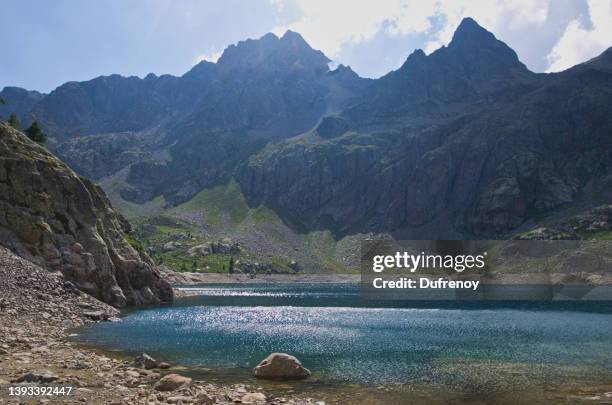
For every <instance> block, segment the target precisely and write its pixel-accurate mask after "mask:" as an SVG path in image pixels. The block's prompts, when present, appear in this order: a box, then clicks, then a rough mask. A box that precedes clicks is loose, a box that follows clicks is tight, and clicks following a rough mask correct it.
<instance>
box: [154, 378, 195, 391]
mask: <svg viewBox="0 0 612 405" xmlns="http://www.w3.org/2000/svg"><path fill="white" fill-rule="evenodd" d="M189 383H191V378H189V377H184V376H182V375H180V374H168V375H166V376H164V377H162V378H160V379H159V381H158V382H157V383H155V389H156V390H157V391H174V390H177V389H179V388H181V387H182V386H184V385H187V384H189Z"/></svg>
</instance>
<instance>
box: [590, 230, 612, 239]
mask: <svg viewBox="0 0 612 405" xmlns="http://www.w3.org/2000/svg"><path fill="white" fill-rule="evenodd" d="M588 239H596V240H612V231H602V232H597V233H593V234H590V235H589V236H588Z"/></svg>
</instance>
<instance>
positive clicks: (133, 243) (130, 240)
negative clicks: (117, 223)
mask: <svg viewBox="0 0 612 405" xmlns="http://www.w3.org/2000/svg"><path fill="white" fill-rule="evenodd" d="M123 237H124V239H125V240H126V241H127V243H129V244H130V246H132V247H133V248H134V249H136V251H138V252H144V251H145V247H144V245H143V244H142V242H141V241H139V240H138V239H136V238H135V237H133V236H132V235H130V234H127V233H126V234H124V235H123Z"/></svg>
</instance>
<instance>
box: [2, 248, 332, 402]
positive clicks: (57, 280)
mask: <svg viewBox="0 0 612 405" xmlns="http://www.w3.org/2000/svg"><path fill="white" fill-rule="evenodd" d="M118 316H119V311H117V310H116V309H115V308H113V307H111V306H109V305H107V304H104V303H102V302H101V301H98V300H96V299H95V298H93V297H91V296H89V295H87V294H84V293H82V292H80V291H79V290H77V289H76V288H74V286H73V285H72V284H71V283H70V282H65V281H64V278H63V276H62V275H61V273H59V272H49V271H47V270H44V269H42V268H40V267H38V266H36V265H34V264H32V263H31V262H28V261H26V260H24V259H22V258H19V257H17V256H15V255H14V254H13V253H11V252H10V251H9V250H7V249H5V248H3V247H0V404H9V403H95V404H217V403H218V404H235V403H244V404H249V403H250V404H256V403H266V404H317V403H318V404H322V402H317V401H316V400H314V399H311V398H302V397H298V396H292V397H279V396H275V395H273V394H270V393H268V392H266V391H265V390H264V389H263V388H262V387H256V386H250V385H246V384H234V385H220V384H211V383H209V382H207V381H200V380H192V379H191V378H188V377H184V376H180V374H178V373H180V371H177V370H178V368H174V367H172V365H169V364H156V365H155V366H156V367H149V366H150V364H144V363H143V362H140V363H138V362H134V361H131V360H125V359H121V358H118V357H113V356H111V355H107V354H101V353H98V352H95V351H94V350H91V349H88V348H84V347H82V346H79V345H77V344H75V343H74V342H72V341H71V339H70V333H71V331H72V330H73V329H74V328H77V327H81V326H83V325H86V324H88V323H92V322H99V321H104V320H107V321H114V320H117V319H116V318H117V317H118ZM173 368H174V370H173ZM18 381H19V382H18ZM29 386H33V387H42V386H60V387H61V386H70V387H74V388H73V390H72V392H71V394H70V395H69V396H59V395H53V396H44V397H41V396H38V397H33V396H11V395H10V391H9V387H29Z"/></svg>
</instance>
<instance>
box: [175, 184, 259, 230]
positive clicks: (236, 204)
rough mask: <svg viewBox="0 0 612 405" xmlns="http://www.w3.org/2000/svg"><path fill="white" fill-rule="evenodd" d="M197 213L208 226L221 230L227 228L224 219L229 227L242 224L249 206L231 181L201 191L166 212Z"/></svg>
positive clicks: (237, 186) (238, 188) (237, 187)
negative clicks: (228, 221) (202, 215)
mask: <svg viewBox="0 0 612 405" xmlns="http://www.w3.org/2000/svg"><path fill="white" fill-rule="evenodd" d="M198 212H201V213H203V214H204V218H205V221H206V223H207V225H208V226H211V227H214V228H221V227H223V226H227V223H226V222H227V221H224V219H226V218H227V219H229V220H230V222H231V225H237V224H239V223H240V222H242V221H243V220H244V219H245V218H246V217H247V215H248V213H249V206H248V205H247V203H246V201H245V199H244V195H243V194H242V191H241V190H240V186H239V185H238V183H237V182H236V181H235V180H233V179H232V180H231V181H230V182H229V183H227V184H225V185H221V186H216V187H213V188H210V189H206V190H204V191H201V192H200V193H198V194H197V195H196V196H195V197H193V198H192V199H191V200H189V201H187V202H185V203H183V204H181V205H178V206H176V207H174V208H172V209H170V210H169V211H168V213H169V214H170V215H177V214H179V215H180V214H189V213H198Z"/></svg>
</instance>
